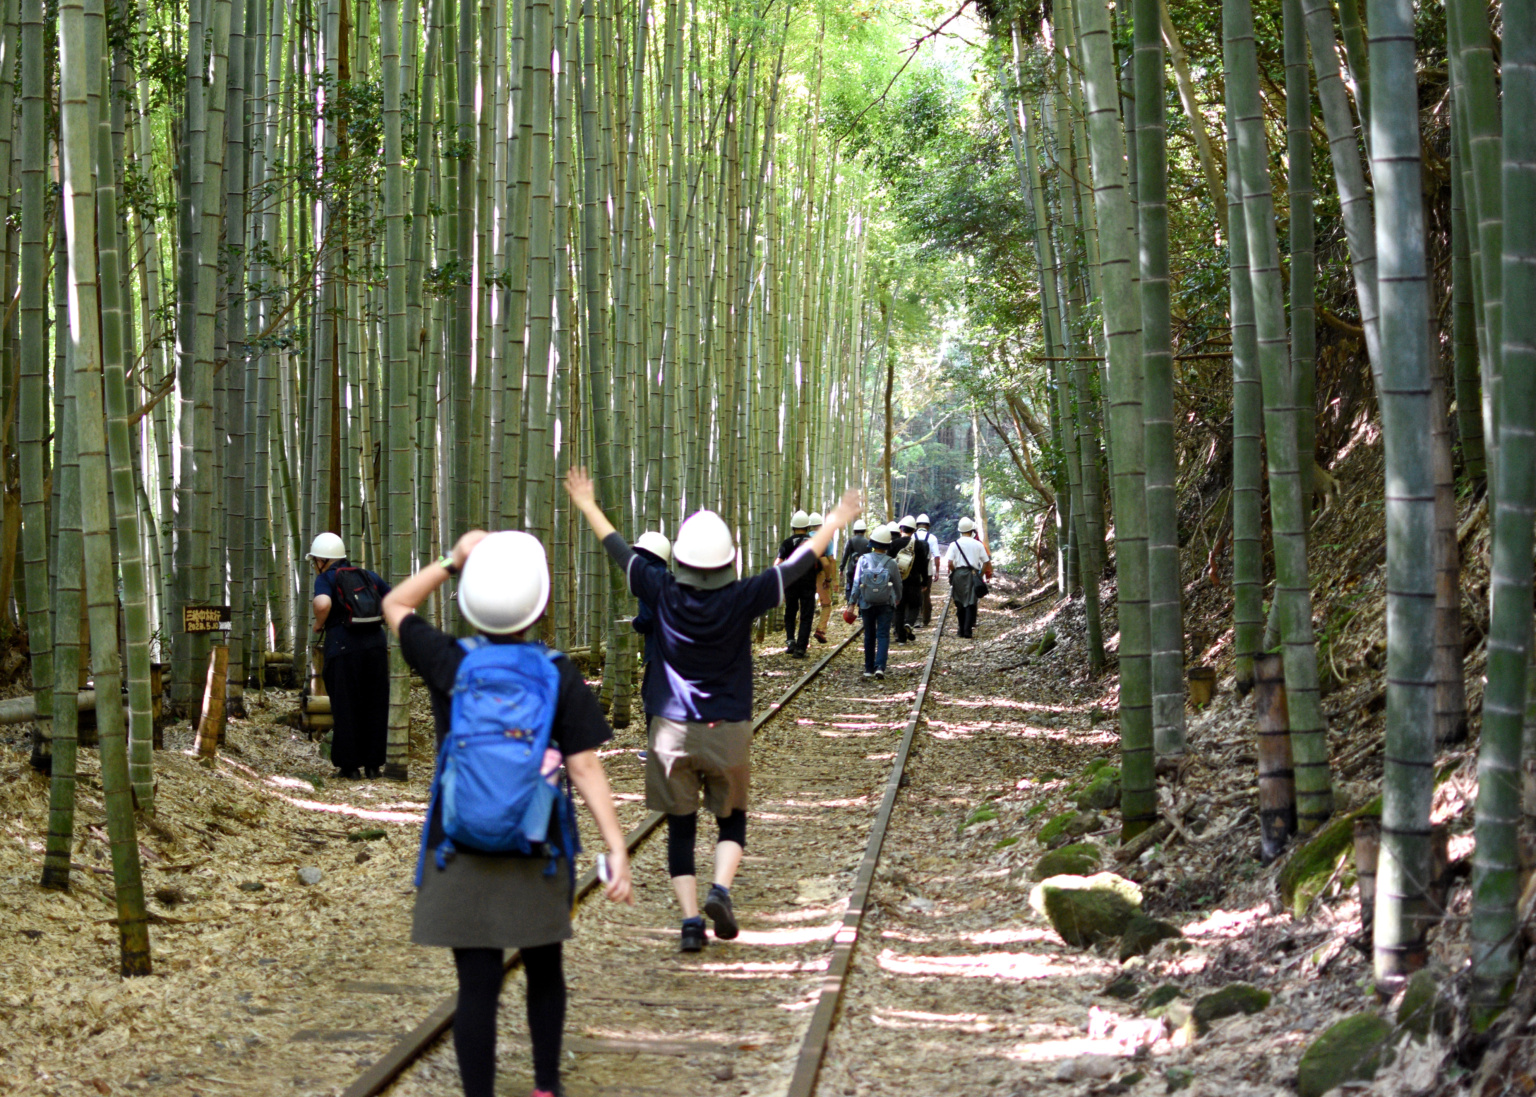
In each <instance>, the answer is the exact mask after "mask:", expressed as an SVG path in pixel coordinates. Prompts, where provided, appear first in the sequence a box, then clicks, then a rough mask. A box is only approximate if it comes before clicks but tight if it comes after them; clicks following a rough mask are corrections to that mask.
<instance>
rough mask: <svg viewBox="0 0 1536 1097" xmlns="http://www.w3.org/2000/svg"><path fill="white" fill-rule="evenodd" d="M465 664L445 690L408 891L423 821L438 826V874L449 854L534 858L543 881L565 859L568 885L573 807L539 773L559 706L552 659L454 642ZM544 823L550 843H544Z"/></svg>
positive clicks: (533, 651) (543, 651)
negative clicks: (443, 721)
mask: <svg viewBox="0 0 1536 1097" xmlns="http://www.w3.org/2000/svg"><path fill="white" fill-rule="evenodd" d="M459 645H460V646H461V647H462V648H463V649H464V652H465V654H464V659H463V661H462V662H460V663H459V671H458V675H457V676H456V677H455V679H454V683H453V717H452V723H451V724H450V726H449V730H448V734H447V735H446V736H444V737H443V746H442V749H441V751H440V752H439V753H438V757H437V772H436V773H435V774H434V776H433V778H432V798H431V803H430V806H429V807H428V809H427V819H426V822H425V824H424V825H423V827H422V832H421V855H420V857H419V858H418V860H417V862H416V886H417V887H420V886H421V880H422V873H423V870H424V868H425V866H426V859H427V844H428V841H429V838H428V835H429V834H430V832H431V826H432V818H433V816H434V815H436V816H437V817H438V818H439V819H441V821H442V827H443V835H444V840H443V842H442V844H441V845H439V846H438V847H437V850H436V862H437V867H438V868H440V869H441V868H446V867H447V864H448V858H450V857H452V856H453V854H454V852H455V850H456V848H457V846H463V847H465V848H466V849H471V850H474V851H476V852H478V853H518V854H523V855H531V854H534V853H537V852H539V851H540V848H541V847H542V849H543V851H544V852H547V853H548V855H549V866H548V868H547V869H546V870H545V875H547V876H552V875H554V872H555V864H556V861H557V859H558V858H560V857H565V858H566V862H567V865H568V867H569V869H570V872H571V879H572V881H573V882H574V881H575V872H576V854H577V853H578V852H579V851H580V848H581V846H580V842H579V841H578V839H577V836H576V806H575V802H574V801H573V799H572V797H571V790H570V781H569V778H567V779H566V782H565V786H564V788H563V789H562V787H561V784H560V776H559V771H558V770H557V771H556V772H555V773H551V774H548V775H545V774H542V773H540V769H541V768H542V766H543V763H544V752H545V751H546V750H548V749H549V746H550V738H551V731H552V730H553V727H554V723H555V708H556V705H557V704H558V702H559V698H560V670H559V667H558V666H557V665H556V662H555V661H556V660H557V659H563V658H564V656H563V655H562V654H561V653H560V652H557V651H555V652H552V651H550V650H549V649H548V648H546V647H545V646H544V645H543V644H539V643H523V644H493V643H491V642H490V641H488V640H486V639H485V638H484V637H480V636H476V637H472V638H470V639H467V640H460V641H459ZM551 821H553V822H554V823H555V827H554V828H553V829H554V830H555V831H556V833H553V834H552V833H551V829H552V828H551V826H550V824H551Z"/></svg>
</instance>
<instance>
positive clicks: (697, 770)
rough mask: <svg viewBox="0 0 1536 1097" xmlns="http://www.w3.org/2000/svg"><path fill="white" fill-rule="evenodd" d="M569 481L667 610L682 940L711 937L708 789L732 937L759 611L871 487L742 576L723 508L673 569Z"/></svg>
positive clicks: (691, 536) (637, 581)
mask: <svg viewBox="0 0 1536 1097" xmlns="http://www.w3.org/2000/svg"><path fill="white" fill-rule="evenodd" d="M565 486H566V490H567V491H568V492H569V493H570V496H571V500H572V501H573V502H574V503H575V504H576V506H577V508H578V509H579V510H580V511H581V513H582V514H583V515H584V516H585V517H586V519H587V522H588V523H589V524H590V525H591V526H592V531H593V533H595V534H596V535H597V536H598V538H599V539H600V540H601V541H602V543H603V548H604V549H605V550H607V552H608V555H609V556H610V557H611V558H612V560H613V562H614V564H615V565H616V566H617V567H619V569H620V570H622V571H623V572H624V577H625V579H626V580H627V582H628V584H629V589H630V592H631V593H633V594H634V595H635V596H636V597H637V598H640V599H643V600H644V601H646V602H649V603H650V604H651V608H652V609H653V610H654V612H655V614H656V623H657V629H656V633H655V636H656V649H657V653H658V656H659V658H660V662H661V668H660V669H661V670H662V671H663V672H664V673H658V674H653V675H651V676H650V678H649V680H648V681H647V683H646V691H647V697H646V710H647V711H648V712H650V713H652V714H653V715H652V716H651V719H650V728H649V736H648V739H647V744H646V763H645V802H646V806H647V807H649V808H650V809H651V810H652V811H659V812H662V813H663V814H665V815H666V816H667V872H668V874H669V875H670V876H671V878H672V889H673V892H674V893H675V894H676V896H677V902H678V906H679V907H680V908H681V909H682V914H683V924H682V933H681V941H680V946H681V949H682V951H684V952H697V951H699V950H700V949H702V948H703V947H704V944H705V940H706V938H705V923H704V918H703V917H702V916H701V915H700V912H699V896H698V883H697V877H696V864H695V856H694V844H695V842H696V840H697V836H698V810H699V802H700V798H701V796H702V799H703V803H704V807H705V808H706V809H707V810H708V811H710V812H712V813H713V814H714V816H715V820H716V822H717V824H718V826H719V840H718V841H717V842H716V845H715V864H714V876H713V884H712V886H711V887H710V889H709V894H708V896H707V897H706V899H705V902H704V908H703V912H704V914H706V915H708V916H709V918H710V919H711V920H712V921H713V922H714V928H715V937H716V938H718V939H720V940H730V939H731V938H733V937H735V936H736V935H737V934H738V932H739V926H738V925H737V922H736V915H735V912H734V910H733V908H732V905H731V891H730V889H731V884H732V882H733V881H734V880H735V877H736V870H737V869H738V868H739V867H740V866H741V859H742V856H743V851H744V850H745V848H746V841H747V806H748V792H749V788H750V784H751V747H752V685H753V682H752V622H753V621H754V620H755V619H756V618H758V617H760V616H762V615H763V614H765V613H767V612H769V611H770V610H772V609H773V608H774V607H776V606H778V605H780V604H782V603H783V601H784V596H785V591H786V589H787V588H788V587H789V586H791V585H792V584H793V583H794V582H795V580H797V579H799V578H801V577H802V576H806V575H809V574H811V570H812V568H813V566H814V564H815V562H816V559H817V557H819V556H820V555H821V553H822V552H824V551H825V550H826V547H827V545H828V544H829V543H830V542H831V540H832V535H833V533H835V532H836V531H837V530H839V529H841V528H842V527H843V526H844V525H845V524H847V523H848V522H849V521H851V520H852V519H854V518H857V517H858V515H859V495H858V492H856V491H849V492H847V493H846V494H845V495H844V496H843V498H842V502H840V503H839V504H838V506H837V507H836V508H834V509H833V511H832V513H831V514H830V515H829V516H828V518H827V521H826V523H825V524H824V525H823V526H822V528H821V529H820V530H818V531H817V532H816V534H815V535H814V536H812V537H811V538H810V539H809V541H807V542H806V543H805V544H802V545H801V546H800V547H799V548H798V549H797V550H796V551H795V552H794V553H792V554H791V556H790V558H789V559H788V560H786V561H784V562H783V563H781V564H774V565H773V566H772V567H769V568H767V569H766V570H764V571H762V572H761V573H759V574H757V575H753V576H749V577H747V578H744V579H738V578H737V577H736V543H735V540H734V539H733V538H732V536H731V531H730V528H729V527H728V526H727V525H726V524H725V522H724V521H723V520H722V519H721V518H720V516H719V515H718V514H715V513H714V512H713V511H708V510H701V511H699V512H697V513H695V514H693V515H692V516H690V517H689V518H688V520H687V521H686V522H684V523H683V524H682V526H681V527H679V529H678V531H677V541H676V542H675V543H674V544H673V546H672V560H673V570H672V572H670V573H669V572H668V571H667V570H666V569H665V568H663V567H660V566H659V565H657V564H653V563H650V562H649V561H646V560H644V559H642V558H641V557H640V556H637V555H636V554H635V553H634V551H633V550H631V549H630V547H629V545H627V544H625V542H624V538H622V537H621V536H619V534H618V532H617V531H616V530H615V529H614V528H613V523H612V522H610V521H609V520H608V517H607V515H605V514H604V513H603V509H602V507H600V506H599V505H598V502H597V493H596V491H595V490H594V488H593V486H592V480H591V478H590V477H589V476H588V475H587V472H586V470H585V469H572V470H571V472H570V474H569V475H568V476H567V477H566V482H565ZM796 517H797V518H800V517H804V518H805V519H806V520H807V521H808V520H809V518H810V516H809V515H804V516H800V515H797V516H796ZM801 528H804V527H803V526H802V527H801Z"/></svg>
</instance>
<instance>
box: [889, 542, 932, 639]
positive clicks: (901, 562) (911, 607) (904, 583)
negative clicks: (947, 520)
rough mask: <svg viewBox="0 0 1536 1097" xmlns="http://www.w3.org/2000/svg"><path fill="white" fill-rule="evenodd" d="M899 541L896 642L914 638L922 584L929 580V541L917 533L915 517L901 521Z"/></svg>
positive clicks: (920, 607) (921, 604)
mask: <svg viewBox="0 0 1536 1097" xmlns="http://www.w3.org/2000/svg"><path fill="white" fill-rule="evenodd" d="M901 535H902V544H901V545H900V547H897V548H896V549H895V555H896V569H897V571H898V572H899V573H900V575H901V604H900V605H899V606H898V607H897V609H896V642H897V643H898V644H910V643H911V642H912V641H913V640H916V639H917V633H916V632H914V631H913V626H914V625H916V624H917V618H918V615H919V613H920V612H921V610H922V608H923V584H924V583H926V582H927V580H928V542H927V541H925V540H924V539H923V538H921V537H919V536H918V533H917V519H915V518H913V517H912V516H911V515H910V514H909V515H907V516H906V517H905V518H903V519H902V520H901Z"/></svg>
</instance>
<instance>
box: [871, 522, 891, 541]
mask: <svg viewBox="0 0 1536 1097" xmlns="http://www.w3.org/2000/svg"><path fill="white" fill-rule="evenodd" d="M869 539H870V540H871V541H873V542H874V543H875V544H877V545H888V544H890V543H891V527H890V526H876V527H875V532H873V533H871V534H870V535H869Z"/></svg>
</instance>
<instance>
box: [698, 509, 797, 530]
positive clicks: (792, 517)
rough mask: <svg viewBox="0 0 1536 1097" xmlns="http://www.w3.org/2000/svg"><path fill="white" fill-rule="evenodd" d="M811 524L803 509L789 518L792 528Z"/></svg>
mask: <svg viewBox="0 0 1536 1097" xmlns="http://www.w3.org/2000/svg"><path fill="white" fill-rule="evenodd" d="M810 524H811V516H810V515H809V514H807V513H805V511H803V510H797V511H795V513H794V514H793V515H792V516H791V517H790V519H789V528H790V529H804V528H805V527H806V526H808V525H810ZM679 536H681V533H679Z"/></svg>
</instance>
